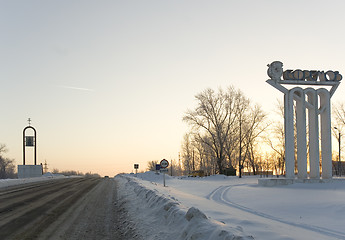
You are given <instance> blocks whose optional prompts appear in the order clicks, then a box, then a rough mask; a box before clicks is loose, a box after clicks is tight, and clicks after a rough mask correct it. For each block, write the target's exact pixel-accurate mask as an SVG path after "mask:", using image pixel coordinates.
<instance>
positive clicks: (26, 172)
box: [18, 165, 43, 178]
mask: <svg viewBox="0 0 345 240" xmlns="http://www.w3.org/2000/svg"><path fill="white" fill-rule="evenodd" d="M42 170H43V169H42V165H18V178H34V177H42Z"/></svg>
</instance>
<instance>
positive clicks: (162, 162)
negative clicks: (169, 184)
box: [160, 159, 169, 168]
mask: <svg viewBox="0 0 345 240" xmlns="http://www.w3.org/2000/svg"><path fill="white" fill-rule="evenodd" d="M160 165H161V168H167V167H168V166H169V162H168V160H166V159H163V160H162V161H161V163H160Z"/></svg>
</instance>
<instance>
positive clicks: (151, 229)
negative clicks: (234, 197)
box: [115, 173, 254, 240]
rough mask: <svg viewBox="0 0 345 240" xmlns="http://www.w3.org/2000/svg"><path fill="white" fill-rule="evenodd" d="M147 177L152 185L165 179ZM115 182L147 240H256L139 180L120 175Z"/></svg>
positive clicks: (153, 176) (152, 176) (120, 197)
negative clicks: (148, 186)
mask: <svg viewBox="0 0 345 240" xmlns="http://www.w3.org/2000/svg"><path fill="white" fill-rule="evenodd" d="M152 174H154V173H152ZM144 177H145V176H144ZM146 177H147V179H148V180H151V181H152V180H156V179H155V178H157V179H158V178H160V179H161V176H159V175H157V176H155V175H150V176H148V175H146ZM166 177H167V178H169V176H166ZM115 179H117V180H118V182H119V186H118V187H119V189H118V190H119V200H120V201H121V202H122V204H126V208H127V209H131V211H129V214H131V215H132V216H131V218H132V219H136V222H137V223H138V224H137V226H136V228H138V230H139V231H140V233H142V234H144V236H143V237H144V238H145V239H148V240H150V239H152V240H153V239H157V240H158V239H159V240H176V239H181V240H182V239H193V240H208V239H212V240H230V239H254V238H253V237H251V236H246V234H245V233H244V232H243V231H242V229H241V228H232V227H229V226H226V225H225V224H223V223H221V222H218V221H215V220H211V219H209V218H208V217H207V216H206V215H205V214H204V213H203V212H202V211H200V210H199V209H198V208H196V207H190V208H186V207H185V206H183V205H182V204H181V203H180V202H179V201H178V200H177V199H175V198H173V197H169V196H166V195H164V194H161V193H160V192H158V191H157V190H155V189H149V188H147V187H145V186H144V185H143V184H141V183H140V180H138V179H137V178H135V177H131V176H126V175H118V176H116V177H115ZM152 184H155V183H154V182H152ZM148 209H149V211H148ZM139 223H140V224H139Z"/></svg>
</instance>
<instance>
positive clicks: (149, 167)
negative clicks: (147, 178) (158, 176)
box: [147, 161, 158, 171]
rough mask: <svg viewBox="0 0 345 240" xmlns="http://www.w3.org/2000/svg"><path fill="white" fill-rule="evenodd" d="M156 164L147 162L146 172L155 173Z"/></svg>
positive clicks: (156, 162)
mask: <svg viewBox="0 0 345 240" xmlns="http://www.w3.org/2000/svg"><path fill="white" fill-rule="evenodd" d="M156 164H158V161H148V162H147V170H148V171H156Z"/></svg>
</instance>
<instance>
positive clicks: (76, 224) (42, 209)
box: [0, 178, 141, 240]
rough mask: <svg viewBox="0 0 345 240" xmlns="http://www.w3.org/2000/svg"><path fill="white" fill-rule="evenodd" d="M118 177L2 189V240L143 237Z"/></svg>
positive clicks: (58, 181) (53, 182) (0, 211)
mask: <svg viewBox="0 0 345 240" xmlns="http://www.w3.org/2000/svg"><path fill="white" fill-rule="evenodd" d="M126 218H127V211H126V209H125V208H124V207H122V206H121V204H118V201H117V190H116V181H115V180H114V179H101V178H69V179H58V180H51V181H46V182H40V183H31V184H25V185H19V186H15V187H9V188H2V189H0V239H2V240H3V239H11V240H12V239H13V240H16V239H20V240H24V239H68V240H76V239H78V240H79V239H86V240H87V239H90V240H91V239H92V240H94V239H97V240H98V239H122V240H125V239H131V240H132V239H133V240H136V239H138V240H139V239H141V237H140V236H139V235H138V234H137V233H136V231H135V229H134V228H133V227H131V221H130V220H127V219H126Z"/></svg>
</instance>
